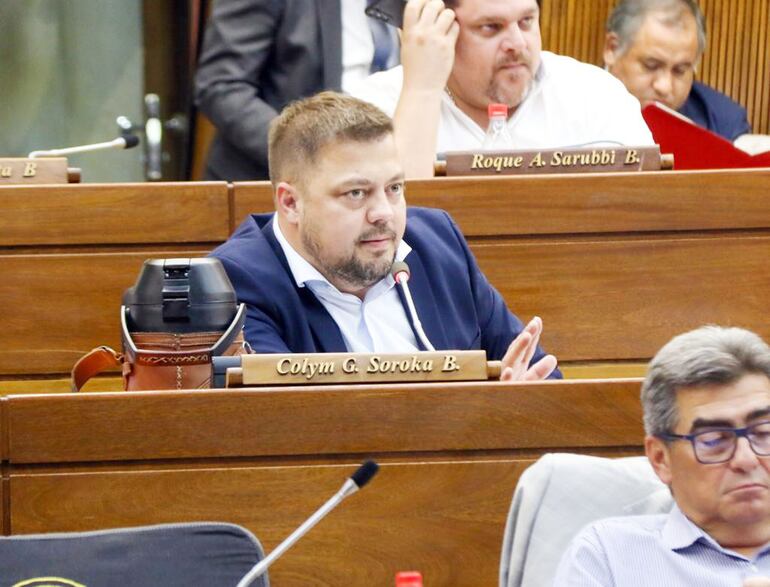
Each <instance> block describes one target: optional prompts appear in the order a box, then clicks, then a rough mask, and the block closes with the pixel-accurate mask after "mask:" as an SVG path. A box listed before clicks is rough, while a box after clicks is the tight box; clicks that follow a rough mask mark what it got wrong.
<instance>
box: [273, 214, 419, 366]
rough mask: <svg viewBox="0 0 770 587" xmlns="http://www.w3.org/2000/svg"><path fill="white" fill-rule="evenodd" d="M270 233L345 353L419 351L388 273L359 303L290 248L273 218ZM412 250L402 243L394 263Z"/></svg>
mask: <svg viewBox="0 0 770 587" xmlns="http://www.w3.org/2000/svg"><path fill="white" fill-rule="evenodd" d="M273 232H274V234H275V238H276V239H277V240H278V244H280V245H281V249H282V250H283V254H284V255H286V260H287V261H288V263H289V269H290V270H291V274H292V277H293V278H294V281H295V282H296V284H297V287H307V288H308V289H310V291H311V292H313V295H315V297H316V298H318V301H320V302H321V304H322V305H323V307H324V308H325V309H326V311H327V312H329V314H330V315H331V317H332V318H333V319H334V321H335V322H336V323H337V326H338V327H339V329H340V332H341V333H342V338H343V339H344V341H345V346H346V347H347V350H348V351H349V352H356V353H410V352H413V351H417V350H419V346H418V345H417V339H416V337H415V335H414V331H413V330H412V327H411V325H410V323H409V318H408V317H407V315H406V309H405V308H404V306H403V304H402V303H401V299H400V298H399V296H398V292H397V291H396V287H395V286H396V282H395V280H394V279H393V276H392V275H390V273H388V275H387V276H385V277H384V278H383V279H381V280H380V281H378V282H377V283H375V284H374V285H373V286H371V287H370V288H369V290H368V291H367V292H366V295H365V296H364V299H363V300H361V299H360V298H358V297H357V296H355V295H353V294H349V293H344V292H341V291H340V290H338V289H337V288H336V287H334V286H333V285H332V284H331V283H329V280H327V279H326V278H325V277H324V276H323V275H321V273H320V272H319V271H318V270H317V269H316V268H315V267H313V266H312V265H311V264H310V263H309V262H308V261H307V260H306V259H305V258H304V257H302V255H300V254H299V253H298V252H297V251H296V250H295V249H294V247H292V246H291V244H289V241H287V240H286V237H285V236H284V234H283V233H282V232H281V228H280V226H278V219H277V218H276V217H273ZM411 250H412V247H410V246H409V245H408V244H406V243H405V242H404V241H403V240H401V242H400V243H399V244H398V248H397V249H396V260H397V261H403V260H404V259H405V258H406V256H407V255H408V254H409V253H410V252H411Z"/></svg>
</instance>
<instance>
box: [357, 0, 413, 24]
mask: <svg viewBox="0 0 770 587" xmlns="http://www.w3.org/2000/svg"><path fill="white" fill-rule="evenodd" d="M406 2H407V0H375V1H374V2H372V3H371V4H370V5H369V6H367V7H366V8H365V9H364V12H366V14H367V15H369V16H371V17H372V18H376V19H379V20H381V21H383V22H386V23H388V24H389V25H393V26H394V27H398V28H401V27H402V26H403V25H404V7H405V6H406Z"/></svg>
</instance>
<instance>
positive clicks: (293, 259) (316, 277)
mask: <svg viewBox="0 0 770 587" xmlns="http://www.w3.org/2000/svg"><path fill="white" fill-rule="evenodd" d="M273 234H274V235H275V238H276V240H277V241H278V244H279V245H281V250H282V251H283V254H284V255H286V261H287V262H288V263H289V270H290V271H291V275H292V277H293V278H294V281H295V283H296V284H297V287H305V285H306V284H307V283H308V282H321V283H325V284H327V285H328V286H329V287H334V285H332V284H331V283H329V280H328V279H326V277H324V276H323V275H322V274H321V272H320V271H318V269H316V268H315V267H313V266H312V265H311V264H310V262H309V261H308V260H307V259H305V258H304V257H303V256H302V255H300V254H299V253H298V252H297V250H296V249H295V248H294V247H293V246H291V244H290V243H289V241H288V240H286V237H285V236H284V234H283V232H282V231H281V227H280V226H279V225H278V214H273ZM410 252H412V247H410V246H409V245H408V244H407V243H406V242H405V241H404V239H403V238H402V239H401V242H400V243H398V247H397V248H396V259H395V260H396V261H403V260H404V259H405V258H406V256H407V255H408V254H409V253H410ZM381 281H386V282H388V284H389V285H392V283H395V281H394V279H393V276H392V275H391V274H390V273H388V275H386V276H385V277H384V278H383V279H382V280H381ZM391 282H392V283H391ZM380 283H381V282H380ZM335 289H336V288H335Z"/></svg>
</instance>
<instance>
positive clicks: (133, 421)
mask: <svg viewBox="0 0 770 587" xmlns="http://www.w3.org/2000/svg"><path fill="white" fill-rule="evenodd" d="M613 381H614V383H613V385H611V386H607V385H606V384H605V382H603V381H591V380H583V381H572V382H565V383H561V382H545V383H542V384H540V385H536V386H527V385H506V384H502V383H498V382H493V383H463V384H452V383H434V384H422V385H408V384H402V385H389V386H382V385H371V386H357V387H354V388H350V387H346V386H323V387H322V386H319V387H315V388H313V389H312V390H309V391H308V390H305V389H304V388H290V387H287V388H273V390H272V391H271V389H270V388H265V389H264V390H261V391H257V390H255V391H210V392H203V391H201V392H188V393H183V392H156V393H121V394H88V393H84V394H67V395H49V396H32V395H30V396H13V397H12V401H10V402H9V403H8V405H7V414H8V416H7V418H8V425H9V428H10V430H12V431H13V434H12V436H11V438H10V440H9V454H10V460H11V462H12V463H13V464H16V465H19V464H36V463H66V462H71V463H76V462H77V463H85V462H93V461H118V460H121V461H122V460H127V461H130V460H137V459H142V458H145V457H146V455H152V457H153V458H154V459H196V458H205V457H207V456H211V455H216V456H217V457H228V458H238V457H247V456H252V455H255V454H258V455H262V456H270V457H287V456H291V457H296V458H298V457H306V456H308V455H313V454H315V453H317V452H319V450H321V451H322V452H324V453H326V454H347V455H350V454H367V453H372V452H379V453H399V452H437V451H452V450H480V451H481V450H495V451H498V450H508V449H510V448H512V447H516V448H517V449H529V448H535V447H537V448H543V447H551V448H558V447H560V446H573V447H583V448H592V447H597V446H603V445H606V444H610V445H613V446H623V445H625V446H630V445H633V444H635V442H636V440H637V439H638V438H639V435H640V434H641V428H639V406H638V391H639V380H638V379H626V380H613ZM475 391H479V394H478V395H475V394H474V392H475ZM482 391H483V393H481V392H482ZM554 410H556V411H558V412H559V413H560V414H561V416H562V417H560V418H558V419H557V420H554V419H551V418H549V417H548V416H547V414H549V413H551V412H553V411H554ZM383 415H385V416H384V417H383ZM597 418H598V419H601V420H602V422H603V423H602V425H601V427H597V425H596V421H597ZM514 421H515V422H517V423H518V425H517V426H516V427H515V428H513V429H511V430H508V432H507V433H506V434H505V435H500V433H499V431H500V430H501V429H504V428H506V427H507V426H508V424H507V423H508V422H514ZM225 422H226V427H223V423H225ZM467 422H473V423H474V425H472V426H471V427H466V426H467ZM287 427H288V429H290V430H292V431H293V432H295V433H292V434H287ZM224 429H226V430H227V433H226V434H223V430H224ZM116 430H119V431H120V433H116ZM449 430H454V431H455V433H454V434H452V433H449V432H448V431H449ZM148 431H151V432H150V433H148ZM330 431H334V432H333V434H330ZM319 447H320V448H319Z"/></svg>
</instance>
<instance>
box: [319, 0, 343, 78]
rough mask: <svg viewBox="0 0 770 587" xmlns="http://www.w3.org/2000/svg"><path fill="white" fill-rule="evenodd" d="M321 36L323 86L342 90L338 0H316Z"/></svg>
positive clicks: (340, 16)
mask: <svg viewBox="0 0 770 587" xmlns="http://www.w3.org/2000/svg"><path fill="white" fill-rule="evenodd" d="M316 11H317V13H318V24H319V27H320V31H319V32H320V35H321V56H322V60H323V70H324V86H325V87H326V89H329V90H338V91H339V90H340V89H342V8H341V7H340V0H316Z"/></svg>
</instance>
